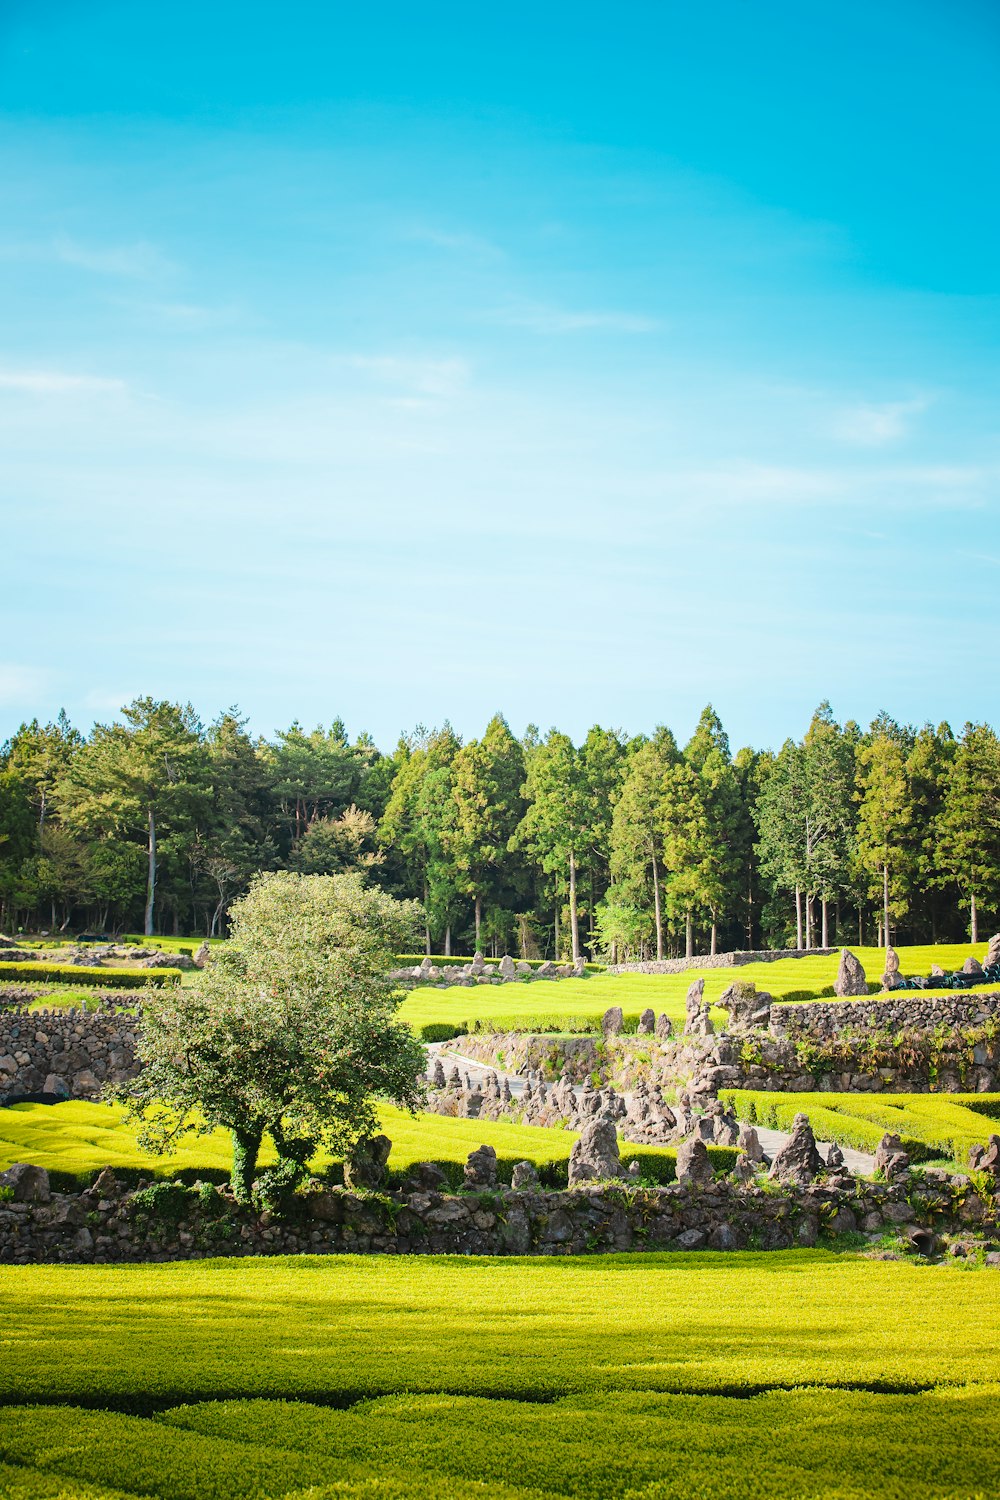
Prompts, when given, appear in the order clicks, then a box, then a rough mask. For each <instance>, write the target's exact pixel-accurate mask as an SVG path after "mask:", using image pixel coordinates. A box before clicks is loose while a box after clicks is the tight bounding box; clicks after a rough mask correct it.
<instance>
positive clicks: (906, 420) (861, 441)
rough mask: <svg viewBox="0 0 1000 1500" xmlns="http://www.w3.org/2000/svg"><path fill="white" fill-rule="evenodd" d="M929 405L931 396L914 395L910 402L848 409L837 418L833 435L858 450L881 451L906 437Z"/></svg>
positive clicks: (865, 405) (891, 402)
mask: <svg viewBox="0 0 1000 1500" xmlns="http://www.w3.org/2000/svg"><path fill="white" fill-rule="evenodd" d="M930 404H931V398H930V397H929V396H914V397H912V398H911V399H910V400H908V401H884V402H881V403H880V404H867V403H865V404H861V405H859V406H853V407H849V408H848V409H847V410H846V411H842V412H841V413H840V414H839V415H838V417H837V419H836V421H835V422H834V433H835V435H836V436H837V437H838V438H840V440H841V441H842V442H844V443H852V444H854V445H855V446H857V447H859V448H882V447H885V446H886V445H888V444H890V443H896V442H899V440H900V438H903V437H905V436H906V434H907V433H908V432H909V430H910V427H911V425H912V419H913V418H914V417H918V416H920V414H921V412H925V411H926V410H927V408H928V407H929V406H930Z"/></svg>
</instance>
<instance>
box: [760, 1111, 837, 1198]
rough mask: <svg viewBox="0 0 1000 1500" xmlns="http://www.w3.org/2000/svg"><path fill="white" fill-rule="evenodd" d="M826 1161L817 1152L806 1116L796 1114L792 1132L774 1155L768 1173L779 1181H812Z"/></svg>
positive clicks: (799, 1183) (799, 1182)
mask: <svg viewBox="0 0 1000 1500" xmlns="http://www.w3.org/2000/svg"><path fill="white" fill-rule="evenodd" d="M825 1166H826V1163H825V1162H824V1160H823V1158H822V1157H821V1156H820V1154H819V1150H818V1149H817V1146H816V1137H815V1136H814V1135H813V1131H812V1126H811V1125H810V1124H809V1119H808V1116H806V1115H802V1114H798V1115H796V1116H795V1119H794V1121H793V1122H792V1133H791V1135H790V1136H789V1137H788V1140H787V1141H786V1142H785V1144H784V1145H783V1146H782V1148H781V1150H780V1151H778V1152H777V1153H776V1155H775V1158H774V1160H773V1161H772V1163H771V1171H770V1173H769V1174H768V1175H769V1176H771V1177H774V1178H777V1179H778V1180H779V1181H781V1182H793V1183H795V1184H796V1185H801V1184H803V1183H807V1182H812V1180H813V1178H814V1177H818V1176H819V1174H820V1172H822V1171H823V1170H824V1168H825Z"/></svg>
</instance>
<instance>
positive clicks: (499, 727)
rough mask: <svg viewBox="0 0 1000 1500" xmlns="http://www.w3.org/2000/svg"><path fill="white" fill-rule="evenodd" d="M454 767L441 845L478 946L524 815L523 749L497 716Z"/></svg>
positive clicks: (456, 759)
mask: <svg viewBox="0 0 1000 1500" xmlns="http://www.w3.org/2000/svg"><path fill="white" fill-rule="evenodd" d="M453 770H454V778H453V784H452V793H451V798H450V800H449V803H448V813H447V817H446V820H445V822H444V826H443V838H444V847H445V850H446V851H447V853H448V856H449V858H450V859H451V861H452V863H453V865H454V869H455V874H456V881H457V884H458V886H459V888H460V889H461V890H464V891H465V892H466V894H467V895H470V896H471V897H472V898H473V905H474V912H475V933H476V947H477V949H478V948H479V946H480V943H481V940H482V924H483V902H484V900H485V899H486V897H487V896H488V895H489V894H490V893H491V891H493V890H495V889H496V888H497V887H498V886H499V885H500V883H501V882H502V880H503V876H504V873H505V867H506V866H507V865H508V864H509V843H510V839H511V836H512V834H513V833H514V830H515V829H516V828H517V825H518V824H519V823H520V821H521V818H522V816H523V813H524V798H523V796H522V792H521V788H522V786H523V785H524V752H523V750H522V748H521V746H520V745H519V744H518V742H517V740H516V739H515V738H514V736H513V735H512V734H511V732H510V729H509V727H508V725H507V721H506V719H505V718H504V717H503V716H502V715H501V714H495V715H494V716H493V718H492V719H491V720H490V722H489V724H488V725H487V726H486V732H485V734H484V735H483V737H482V739H481V740H471V741H470V742H469V744H467V745H463V746H462V748H461V750H459V752H458V754H457V755H456V756H455V760H454V766H453Z"/></svg>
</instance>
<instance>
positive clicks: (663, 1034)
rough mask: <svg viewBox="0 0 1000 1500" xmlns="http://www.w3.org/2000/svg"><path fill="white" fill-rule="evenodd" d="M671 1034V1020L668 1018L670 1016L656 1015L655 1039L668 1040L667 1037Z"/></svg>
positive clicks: (672, 1031) (672, 1030)
mask: <svg viewBox="0 0 1000 1500" xmlns="http://www.w3.org/2000/svg"><path fill="white" fill-rule="evenodd" d="M673 1034H674V1028H673V1024H672V1022H671V1020H670V1017H669V1016H668V1015H661V1016H657V1018H656V1036H657V1039H658V1040H659V1041H661V1042H665V1041H667V1040H668V1038H670V1037H672V1036H673Z"/></svg>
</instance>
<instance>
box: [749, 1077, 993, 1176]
mask: <svg viewBox="0 0 1000 1500" xmlns="http://www.w3.org/2000/svg"><path fill="white" fill-rule="evenodd" d="M722 1092H723V1097H725V1098H726V1099H728V1100H730V1101H731V1102H732V1104H733V1106H734V1108H735V1110H736V1113H737V1115H738V1116H739V1118H740V1119H741V1120H748V1121H750V1122H751V1123H752V1124H758V1125H766V1126H768V1127H770V1128H771V1129H773V1130H790V1129H791V1127H792V1122H793V1121H794V1119H795V1116H796V1114H798V1113H799V1112H800V1111H801V1112H802V1113H804V1114H807V1115H808V1116H809V1120H810V1123H811V1124H812V1127H813V1130H814V1131H815V1132H816V1135H817V1136H818V1137H819V1138H820V1139H821V1140H827V1141H837V1142H839V1143H840V1144H841V1145H842V1146H854V1147H855V1148H856V1149H857V1150H859V1151H868V1152H873V1151H874V1150H875V1148H876V1146H877V1145H878V1143H879V1141H880V1140H881V1139H882V1137H883V1135H884V1134H885V1133H886V1131H892V1132H893V1133H894V1134H896V1135H898V1136H899V1137H900V1139H901V1140H902V1141H903V1144H904V1147H905V1149H906V1150H907V1151H908V1152H909V1153H910V1155H911V1156H912V1158H913V1159H914V1160H915V1161H929V1160H933V1159H936V1158H938V1157H951V1158H952V1159H953V1160H954V1161H955V1162H956V1163H957V1165H958V1166H959V1167H960V1168H961V1169H962V1170H964V1169H965V1165H966V1161H967V1158H968V1154H969V1147H970V1146H977V1145H979V1146H981V1145H983V1144H984V1142H985V1140H986V1137H987V1136H988V1135H989V1134H990V1130H991V1126H990V1123H989V1121H990V1118H991V1116H992V1117H994V1118H995V1117H996V1114H997V1112H998V1111H1000V1094H835V1093H826V1092H823V1093H815V1094H785V1093H770V1092H766V1091H763V1090H752V1089H725V1090H723V1091H722Z"/></svg>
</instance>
